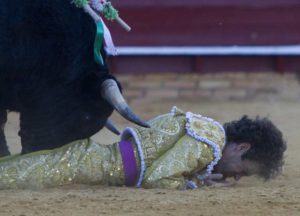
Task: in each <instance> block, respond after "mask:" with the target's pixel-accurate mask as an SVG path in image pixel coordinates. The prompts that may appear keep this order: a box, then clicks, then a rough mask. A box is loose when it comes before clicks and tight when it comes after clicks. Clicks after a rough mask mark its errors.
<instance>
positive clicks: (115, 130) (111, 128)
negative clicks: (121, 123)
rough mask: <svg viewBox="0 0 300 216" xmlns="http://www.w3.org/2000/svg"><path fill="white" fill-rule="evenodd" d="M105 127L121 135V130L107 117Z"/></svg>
mask: <svg viewBox="0 0 300 216" xmlns="http://www.w3.org/2000/svg"><path fill="white" fill-rule="evenodd" d="M105 127H106V128H107V129H108V130H110V131H111V132H113V133H114V134H116V135H120V131H119V130H118V129H117V128H116V127H115V126H114V125H113V123H111V121H109V120H108V119H107V121H106V123H105Z"/></svg>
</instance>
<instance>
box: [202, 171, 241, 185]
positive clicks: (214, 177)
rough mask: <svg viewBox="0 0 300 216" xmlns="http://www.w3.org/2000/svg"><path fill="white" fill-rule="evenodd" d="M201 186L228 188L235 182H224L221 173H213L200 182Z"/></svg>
mask: <svg viewBox="0 0 300 216" xmlns="http://www.w3.org/2000/svg"><path fill="white" fill-rule="evenodd" d="M200 181H201V184H202V185H208V186H211V185H214V186H221V187H230V186H233V185H234V184H235V182H228V181H225V180H224V176H223V174H221V173H213V174H210V175H209V176H207V177H206V178H204V179H203V180H200Z"/></svg>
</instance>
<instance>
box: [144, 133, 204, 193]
mask: <svg viewBox="0 0 300 216" xmlns="http://www.w3.org/2000/svg"><path fill="white" fill-rule="evenodd" d="M201 146H202V145H201V143H199V142H198V141H197V140H195V139H193V138H191V137H190V136H189V135H185V136H183V137H182V138H181V139H180V140H179V141H178V142H177V143H176V144H175V145H174V147H173V148H171V149H170V150H168V151H167V152H166V153H165V154H163V155H162V156H161V157H160V158H158V159H157V160H156V161H154V162H153V164H152V165H151V167H150V168H149V169H147V171H146V173H145V177H144V181H143V186H144V187H145V188H152V187H158V188H168V189H184V186H185V184H186V180H188V178H189V176H190V175H191V174H192V173H194V172H196V171H199V170H201V169H203V168H204V167H205V166H206V165H207V164H206V163H201V153H202V147H201Z"/></svg>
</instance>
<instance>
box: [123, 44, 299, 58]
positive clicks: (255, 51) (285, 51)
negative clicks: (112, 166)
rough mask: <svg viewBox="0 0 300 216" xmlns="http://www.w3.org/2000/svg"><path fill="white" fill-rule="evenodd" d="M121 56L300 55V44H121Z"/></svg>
mask: <svg viewBox="0 0 300 216" xmlns="http://www.w3.org/2000/svg"><path fill="white" fill-rule="evenodd" d="M117 50H118V55H120V56H126V55H127V56H136V55H145V56H147V55H160V56H170V55H187V56H197V55H203V56H210V55H221V56H226V55H257V56H263V55H275V56H276V55H291V56H293V55H300V45H282V46H119V47H117Z"/></svg>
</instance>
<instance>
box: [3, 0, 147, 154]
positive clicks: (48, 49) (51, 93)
mask: <svg viewBox="0 0 300 216" xmlns="http://www.w3.org/2000/svg"><path fill="white" fill-rule="evenodd" d="M95 32H96V29H95V24H94V22H93V20H92V19H91V18H90V17H89V16H87V15H86V14H85V13H84V12H83V10H81V9H79V8H76V7H74V5H72V4H70V0H26V1H20V0H0V125H1V130H0V156H4V155H8V154H9V149H8V147H7V145H6V141H5V136H4V130H3V128H4V125H5V123H6V121H7V112H8V111H16V112H19V113H20V131H19V136H20V137H21V144H22V151H21V153H22V154H25V153H29V152H33V151H38V150H43V149H53V148H57V147H60V146H62V145H64V144H66V143H69V142H71V141H73V140H76V139H82V138H86V137H90V136H92V135H93V134H95V133H96V132H98V131H99V130H101V129H102V128H103V127H104V126H105V125H108V126H109V125H110V123H109V120H108V117H109V116H110V115H111V114H112V112H113V110H114V109H116V110H117V111H118V112H119V113H120V114H121V115H122V116H123V117H125V118H126V119H128V120H130V121H133V122H135V123H136V124H139V125H141V126H144V127H148V126H149V125H148V124H147V123H145V122H144V121H143V120H141V119H139V118H138V117H137V116H136V115H135V114H134V113H133V112H132V111H131V109H130V108H129V107H128V105H127V104H126V102H125V100H124V98H123V97H122V95H121V86H120V84H119V83H118V81H117V80H116V79H115V77H114V76H113V75H111V74H110V73H109V68H108V65H107V63H106V62H107V61H106V60H105V64H104V65H99V64H97V63H96V62H95V61H94V58H93V43H94V41H93V40H94V37H95ZM101 54H102V57H103V59H106V58H107V55H106V52H105V50H104V49H103V48H102V49H101ZM110 126H111V125H110Z"/></svg>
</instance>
